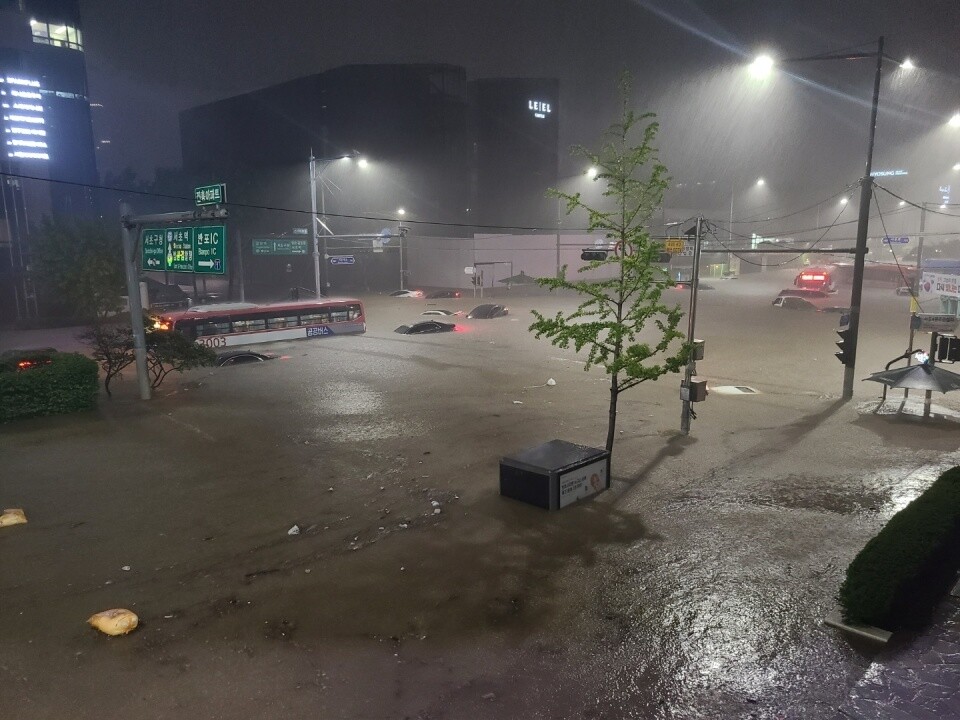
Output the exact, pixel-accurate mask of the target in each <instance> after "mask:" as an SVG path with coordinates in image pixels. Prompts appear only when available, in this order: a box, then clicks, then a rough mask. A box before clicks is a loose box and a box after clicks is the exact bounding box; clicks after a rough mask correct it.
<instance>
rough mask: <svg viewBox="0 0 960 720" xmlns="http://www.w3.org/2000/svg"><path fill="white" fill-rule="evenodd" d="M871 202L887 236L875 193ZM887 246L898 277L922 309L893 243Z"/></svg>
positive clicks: (885, 225)
mask: <svg viewBox="0 0 960 720" xmlns="http://www.w3.org/2000/svg"><path fill="white" fill-rule="evenodd" d="M873 202H874V204H876V206H877V213H878V214H879V215H880V226H881V227H882V228H883V235H884V237H889V233H888V232H887V224H886V222H884V220H883V211H881V210H880V201H879V200H877V195H876V193H874V194H873ZM887 246H888V247H889V248H890V252H891V254H892V255H893V262H894V263H896V265H897V272H899V273H900V279H901V280H903V284H904V285H905V286H906V287H909V288H910V297H911V298H912V299H913V300H914V302H916V303H917V307H919V308H920V310H923V306H922V305H921V304H920V299H919V298H918V297H917V295H916V291H915V290H914V283H913V282H910V281H909V280H907V276H906V275H905V274H904V272H903V267H901V265H900V260H898V259H897V253H896V252H895V251H894V249H893V245H891V244H890V243H887Z"/></svg>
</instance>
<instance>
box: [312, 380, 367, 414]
mask: <svg viewBox="0 0 960 720" xmlns="http://www.w3.org/2000/svg"><path fill="white" fill-rule="evenodd" d="M317 403H318V404H317V408H316V409H317V410H318V411H319V412H320V413H322V414H324V415H368V414H370V413H375V412H381V411H382V410H383V397H382V396H381V395H380V393H378V392H377V391H376V390H374V389H372V388H371V387H370V386H369V385H366V384H365V383H359V382H350V381H333V382H328V383H325V384H324V385H323V387H322V388H320V389H319V390H318V395H317Z"/></svg>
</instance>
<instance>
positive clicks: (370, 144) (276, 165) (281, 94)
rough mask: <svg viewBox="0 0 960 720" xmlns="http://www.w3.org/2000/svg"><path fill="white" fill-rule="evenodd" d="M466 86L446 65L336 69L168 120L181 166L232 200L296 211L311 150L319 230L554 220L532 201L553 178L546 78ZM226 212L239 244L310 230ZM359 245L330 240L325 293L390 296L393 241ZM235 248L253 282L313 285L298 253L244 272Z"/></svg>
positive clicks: (395, 267)
mask: <svg viewBox="0 0 960 720" xmlns="http://www.w3.org/2000/svg"><path fill="white" fill-rule="evenodd" d="M469 88H470V92H469V93H468V83H467V80H466V71H465V70H464V69H463V68H461V67H457V66H453V65H443V64H411V65H348V66H344V67H340V68H335V69H333V70H329V71H327V72H324V73H320V74H317V75H312V76H309V77H305V78H299V79H297V80H293V81H290V82H286V83H283V84H280V85H275V86H272V87H269V88H265V89H263V90H258V91H256V92H252V93H248V94H245V95H240V96H237V97H232V98H228V99H225V100H221V101H218V102H214V103H211V104H209V105H203V106H200V107H196V108H191V109H189V110H186V111H184V112H182V113H181V115H180V133H181V144H182V148H183V163H184V169H185V170H186V171H187V172H188V173H190V174H193V175H196V176H197V177H198V179H200V180H205V181H209V182H226V183H227V185H228V189H227V195H228V200H230V201H233V202H243V203H251V204H258V205H270V206H273V207H281V208H295V209H308V208H310V186H309V170H308V160H309V157H310V155H311V153H313V155H314V156H315V157H316V158H317V177H318V180H317V206H318V214H320V215H323V216H326V218H327V222H326V225H327V226H328V228H329V230H328V234H329V235H337V234H349V233H368V232H379V231H380V230H382V229H384V226H392V227H395V226H396V225H397V224H398V223H399V221H400V220H401V218H402V219H403V221H404V222H405V224H407V225H408V226H409V228H410V235H411V237H414V236H417V235H420V236H423V235H435V236H470V235H471V234H472V232H473V229H472V228H471V227H470V226H471V225H474V224H478V223H480V222H484V223H486V224H498V223H501V222H502V221H504V220H505V219H509V221H510V222H512V223H514V224H518V223H522V224H531V223H539V222H543V221H546V222H548V223H551V224H552V222H554V221H553V220H551V218H552V217H553V216H552V215H551V214H549V213H547V214H546V215H545V214H544V207H543V202H542V198H543V192H544V190H545V189H546V188H547V187H549V186H550V185H552V184H553V182H554V180H555V177H556V164H557V148H556V144H557V120H556V97H557V90H558V88H557V82H556V81H549V80H547V81H543V80H490V81H477V82H473V83H469ZM551 143H552V145H551ZM343 156H353V161H351V160H349V159H348V160H338V159H337V158H342V157H343ZM360 157H362V158H364V160H365V167H363V168H361V167H360V166H359V163H358V162H356V161H357V160H359V158H360ZM498 168H499V169H498ZM401 208H402V209H403V211H404V213H403V214H402V215H401V214H400V213H399V210H400V209H401ZM238 212H239V214H238V213H236V212H233V211H231V213H232V214H231V217H232V218H235V222H236V225H235V226H236V227H242V228H243V229H242V232H244V234H245V236H246V237H250V236H252V235H254V234H256V235H262V234H267V233H272V234H282V233H284V232H289V231H290V230H291V228H290V227H289V226H291V225H301V226H308V225H309V224H310V218H309V215H308V214H307V215H303V214H300V215H297V214H296V213H287V214H286V215H285V216H281V215H280V214H279V213H274V214H272V215H271V214H269V213H267V212H261V213H259V214H257V215H255V214H254V213H251V212H245V211H243V210H242V209H240V210H239V211H238ZM358 216H359V217H362V218H383V220H362V219H357V217H358ZM329 243H331V244H332V246H333V247H336V246H337V245H338V243H337V241H336V240H335V239H334V238H329ZM358 244H359V245H362V244H363V243H362V241H360V242H358V241H357V240H353V241H351V242H349V243H342V245H343V247H344V248H347V249H344V250H343V253H344V254H346V253H347V252H349V253H350V254H351V255H354V256H355V261H354V262H353V264H351V265H348V266H334V265H330V264H325V266H324V271H325V272H326V273H327V274H328V278H329V279H330V281H331V284H332V286H333V289H334V290H338V289H340V290H346V289H351V288H356V289H367V288H370V289H390V288H396V287H397V285H398V278H399V272H400V268H399V253H397V252H391V251H390V250H391V248H392V247H396V243H394V244H393V245H392V246H390V247H387V248H385V251H384V252H373V251H372V250H371V251H364V249H363V248H358V247H357V246H358ZM247 245H248V244H247V243H244V245H243V247H244V258H245V262H244V265H245V267H246V268H247V269H248V277H249V278H250V279H251V280H253V281H254V283H255V284H256V283H257V282H260V283H263V284H265V285H270V286H274V287H276V286H278V285H279V286H282V285H283V284H287V285H289V286H294V285H299V286H302V287H306V288H310V287H312V285H313V281H312V279H311V278H312V268H311V263H312V261H311V259H310V258H264V257H259V258H252V257H251V258H250V260H251V261H252V263H248V262H246V259H247V257H248V254H249V253H250V248H249V247H248V246H247ZM349 248H352V249H353V250H356V252H352V251H351V250H349ZM331 254H333V252H332V251H331ZM249 273H253V275H250V274H249Z"/></svg>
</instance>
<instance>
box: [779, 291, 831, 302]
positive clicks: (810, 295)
mask: <svg viewBox="0 0 960 720" xmlns="http://www.w3.org/2000/svg"><path fill="white" fill-rule="evenodd" d="M830 295H831V293H829V292H827V291H826V290H814V289H812V288H784V289H783V290H781V291H780V293H779V294H778V295H777V297H798V298H806V299H808V300H809V299H814V300H822V299H823V298H828V297H830Z"/></svg>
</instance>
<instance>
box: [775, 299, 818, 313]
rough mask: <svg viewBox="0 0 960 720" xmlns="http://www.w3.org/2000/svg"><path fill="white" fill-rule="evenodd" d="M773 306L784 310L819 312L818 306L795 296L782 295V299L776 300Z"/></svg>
mask: <svg viewBox="0 0 960 720" xmlns="http://www.w3.org/2000/svg"><path fill="white" fill-rule="evenodd" d="M773 306H774V307H775V308H781V309H783V310H813V311H816V310H817V306H816V305H814V304H813V303H812V302H810V301H809V300H804V299H803V298H801V297H796V296H794V295H781V296H780V297H778V298H775V299H774V301H773Z"/></svg>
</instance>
